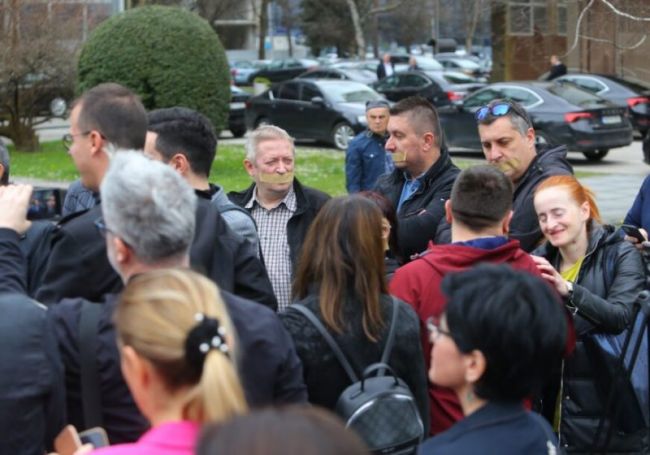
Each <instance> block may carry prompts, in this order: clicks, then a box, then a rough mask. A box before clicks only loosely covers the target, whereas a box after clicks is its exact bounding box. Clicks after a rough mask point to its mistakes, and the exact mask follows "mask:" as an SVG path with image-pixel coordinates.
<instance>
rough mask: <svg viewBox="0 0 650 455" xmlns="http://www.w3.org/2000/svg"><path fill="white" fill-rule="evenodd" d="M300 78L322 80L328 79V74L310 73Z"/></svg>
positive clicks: (323, 72) (322, 72)
mask: <svg viewBox="0 0 650 455" xmlns="http://www.w3.org/2000/svg"><path fill="white" fill-rule="evenodd" d="M300 77H303V78H307V79H321V78H325V77H327V72H325V71H310V72H309V73H305V74H303V75H302V76H300Z"/></svg>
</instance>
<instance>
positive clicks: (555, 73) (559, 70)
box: [546, 63, 567, 81]
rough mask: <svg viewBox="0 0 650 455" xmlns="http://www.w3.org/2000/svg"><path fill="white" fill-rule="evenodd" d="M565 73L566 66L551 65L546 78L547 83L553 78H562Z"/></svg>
mask: <svg viewBox="0 0 650 455" xmlns="http://www.w3.org/2000/svg"><path fill="white" fill-rule="evenodd" d="M566 73H567V69H566V65H565V64H564V63H558V64H557V65H552V66H551V70H550V71H549V72H548V76H546V80H547V81H552V80H553V79H555V78H558V77H560V76H564V75H565V74H566Z"/></svg>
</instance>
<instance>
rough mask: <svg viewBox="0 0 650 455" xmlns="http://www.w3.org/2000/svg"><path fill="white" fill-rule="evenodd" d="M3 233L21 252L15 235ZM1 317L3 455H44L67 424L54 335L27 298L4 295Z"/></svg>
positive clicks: (0, 442)
mask: <svg viewBox="0 0 650 455" xmlns="http://www.w3.org/2000/svg"><path fill="white" fill-rule="evenodd" d="M3 231H5V232H3V233H2V234H0V238H2V237H3V236H5V235H6V236H13V242H14V243H13V245H14V247H16V246H17V243H16V237H17V236H16V235H15V232H13V231H7V230H3ZM0 242H2V240H0ZM0 254H1V253H0ZM3 272H4V269H3V268H0V274H2V273H3ZM0 312H1V313H2V318H1V319H0V428H1V430H0V434H1V435H2V436H1V437H0V453H3V454H5V453H6V454H24V455H42V454H43V453H45V452H46V451H47V452H49V451H50V450H52V449H53V443H54V438H55V437H56V435H57V434H58V433H59V432H60V431H61V430H62V429H63V427H64V425H65V424H66V417H65V388H64V385H63V365H62V363H61V359H60V356H59V351H58V350H57V349H56V338H55V337H54V330H53V329H52V327H51V325H50V324H49V323H48V320H47V313H46V308H45V307H44V306H42V305H40V304H37V303H36V302H34V301H33V300H30V299H29V298H27V297H25V296H24V295H21V294H0ZM46 449H47V450H46Z"/></svg>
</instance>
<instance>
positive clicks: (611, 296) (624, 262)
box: [533, 222, 648, 453]
mask: <svg viewBox="0 0 650 455" xmlns="http://www.w3.org/2000/svg"><path fill="white" fill-rule="evenodd" d="M533 254H536V255H539V256H544V257H546V258H547V259H548V260H549V262H550V263H551V264H553V266H554V267H555V268H556V269H557V270H559V266H560V260H561V257H560V253H559V250H558V249H557V248H554V247H553V246H551V245H550V244H548V243H546V244H544V245H542V246H541V247H540V248H538V249H537V250H536V251H535V252H534V253H533ZM644 287H645V268H644V264H643V261H642V258H641V255H640V254H639V252H638V251H637V250H636V248H635V247H634V246H632V245H631V244H630V243H628V242H626V241H624V240H623V239H622V236H621V234H620V233H619V232H615V231H614V228H613V227H611V226H600V225H599V224H597V223H594V222H591V225H590V235H589V246H588V248H587V254H586V255H585V258H584V261H583V263H582V266H581V267H580V272H579V274H578V278H577V280H576V282H575V284H574V291H573V297H572V301H571V304H572V305H574V306H575V307H576V308H577V312H576V314H575V328H576V332H577V335H578V340H577V343H576V348H575V351H574V353H573V355H572V356H571V357H570V358H568V359H567V360H566V361H565V365H564V374H563V387H562V414H561V423H560V444H561V445H562V446H563V447H564V448H565V450H566V451H567V452H571V453H588V452H589V450H590V449H591V444H592V441H593V439H594V436H595V433H596V429H597V427H598V420H599V418H600V416H601V415H602V412H603V408H604V406H605V401H606V398H607V396H606V392H605V391H604V384H603V383H602V382H601V381H602V380H603V378H604V377H605V371H603V370H602V368H601V366H600V364H599V363H598V362H597V359H596V358H595V357H594V351H593V349H592V348H591V347H590V346H593V343H592V342H591V339H592V335H593V334H595V333H609V334H619V333H621V332H622V331H623V330H624V329H625V328H626V326H627V325H628V324H629V323H630V314H631V309H632V304H633V302H634V300H635V299H636V297H637V296H638V294H639V293H640V292H641V291H642V290H643V289H644ZM617 396H618V397H619V398H620V395H617ZM622 412H623V414H625V413H626V410H623V411H622ZM642 439H644V441H642ZM647 443H648V439H647V430H646V431H644V432H642V433H637V434H630V435H624V434H623V435H622V434H620V433H619V432H618V431H615V432H614V437H613V439H612V444H611V446H610V451H608V453H645V452H642V451H641V447H642V446H643V444H645V447H646V448H647Z"/></svg>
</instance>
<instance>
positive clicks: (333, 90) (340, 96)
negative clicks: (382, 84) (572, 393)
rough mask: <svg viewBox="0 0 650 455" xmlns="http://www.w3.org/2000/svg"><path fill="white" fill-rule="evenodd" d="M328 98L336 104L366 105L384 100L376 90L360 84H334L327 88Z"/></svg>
mask: <svg viewBox="0 0 650 455" xmlns="http://www.w3.org/2000/svg"><path fill="white" fill-rule="evenodd" d="M325 91H326V93H327V96H328V98H329V99H330V100H331V101H332V102H334V103H365V102H366V101H373V100H380V99H383V98H382V96H381V95H379V94H378V93H377V92H375V91H374V90H372V89H370V88H368V87H367V86H365V85H363V84H360V83H357V82H355V83H341V84H336V85H334V84H332V85H328V86H327V87H325Z"/></svg>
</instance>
